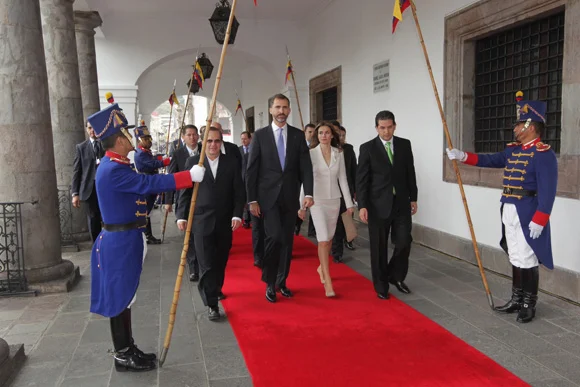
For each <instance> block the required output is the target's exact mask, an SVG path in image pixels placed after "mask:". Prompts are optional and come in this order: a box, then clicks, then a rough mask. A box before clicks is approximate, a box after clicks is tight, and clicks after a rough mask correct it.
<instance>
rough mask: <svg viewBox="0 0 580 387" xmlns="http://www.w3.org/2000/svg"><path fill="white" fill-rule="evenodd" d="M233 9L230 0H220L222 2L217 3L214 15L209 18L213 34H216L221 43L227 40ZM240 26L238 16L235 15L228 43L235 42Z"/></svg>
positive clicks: (216, 38)
mask: <svg viewBox="0 0 580 387" xmlns="http://www.w3.org/2000/svg"><path fill="white" fill-rule="evenodd" d="M231 11H232V9H231V7H230V3H229V2H228V0H220V2H219V3H217V4H216V7H215V10H214V11H213V15H211V18H210V19H209V22H210V24H211V29H212V30H213V34H214V36H215V40H216V41H217V42H218V43H219V44H224V41H225V40H226V31H227V29H228V22H229V19H230V12H231ZM239 26H240V23H238V21H237V20H236V17H235V16H234V21H233V23H232V30H231V31H230V40H229V42H228V44H234V41H235V40H236V34H237V32H238V27H239Z"/></svg>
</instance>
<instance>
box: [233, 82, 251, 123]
mask: <svg viewBox="0 0 580 387" xmlns="http://www.w3.org/2000/svg"><path fill="white" fill-rule="evenodd" d="M234 91H235V92H236V97H237V98H238V101H240V96H239V95H238V91H237V90H236V89H234ZM236 108H237V106H236ZM240 110H241V111H242V118H243V119H244V123H245V124H246V130H248V120H247V119H246V114H245V113H244V108H243V107H242V101H240Z"/></svg>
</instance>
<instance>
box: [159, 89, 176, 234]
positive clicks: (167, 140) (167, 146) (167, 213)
mask: <svg viewBox="0 0 580 387" xmlns="http://www.w3.org/2000/svg"><path fill="white" fill-rule="evenodd" d="M176 84H177V79H174V80H173V90H172V91H171V101H172V102H171V109H169V126H168V127H167V138H166V140H165V154H166V155H167V156H169V138H170V137H171V135H170V133H171V121H172V118H173V104H174V103H175V102H173V96H174V95H175V85H176ZM179 142H181V141H179ZM163 170H164V172H167V168H163ZM162 198H163V202H164V203H161V204H162V205H164V204H165V192H163V195H162ZM167 216H169V210H167V209H166V210H165V214H164V215H163V227H162V228H161V243H163V241H164V240H165V230H166V228H167Z"/></svg>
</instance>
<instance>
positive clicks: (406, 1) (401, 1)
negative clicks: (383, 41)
mask: <svg viewBox="0 0 580 387" xmlns="http://www.w3.org/2000/svg"><path fill="white" fill-rule="evenodd" d="M410 6H411V2H410V0H395V8H394V9H393V34H394V33H395V30H396V29H397V24H399V22H400V21H403V12H405V10H406V9H407V8H409V7H410Z"/></svg>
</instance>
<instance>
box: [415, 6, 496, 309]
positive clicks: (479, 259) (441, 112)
mask: <svg viewBox="0 0 580 387" xmlns="http://www.w3.org/2000/svg"><path fill="white" fill-rule="evenodd" d="M410 1H411V9H412V11H413V18H414V19H415V25H416V26H417V33H418V34H419V40H420V41H421V47H423V54H424V55H425V61H426V62H427V68H428V69H429V76H430V77H431V84H432V85H433V91H434V92H435V99H436V100H437V105H438V106H439V113H440V114H441V121H442V122H443V128H444V130H445V137H446V138H447V145H448V148H449V149H453V144H452V143H451V136H450V135H449V128H448V127H447V120H446V119H445V114H444V113H443V106H442V105H441V99H440V97H439V92H438V91H437V84H436V83H435V77H434V76H433V70H432V69H431V62H430V61H429V54H428V53H427V47H425V41H424V40H423V33H422V32H421V26H420V25H419V18H418V17H417V8H415V2H414V1H413V0H410ZM453 169H454V170H455V175H456V176H457V183H458V185H459V190H460V191H461V199H462V201H463V207H464V208H465V216H466V217H467V223H468V224H469V232H470V233H471V242H472V244H473V251H474V252H475V258H476V259H477V265H478V266H479V273H480V274H481V280H482V281H483V286H484V288H485V292H486V293H487V300H488V302H489V306H490V307H491V308H492V309H493V297H492V296H491V292H490V290H489V285H488V284H487V278H486V276H485V271H484V270H483V264H482V263H481V257H480V256H479V248H478V247H477V240H476V239H475V231H474V230H473V223H472V222H471V215H470V213H469V206H468V205H467V198H466V197H465V191H464V190H463V182H462V180H461V174H460V172H459V166H458V165H457V160H453Z"/></svg>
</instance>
